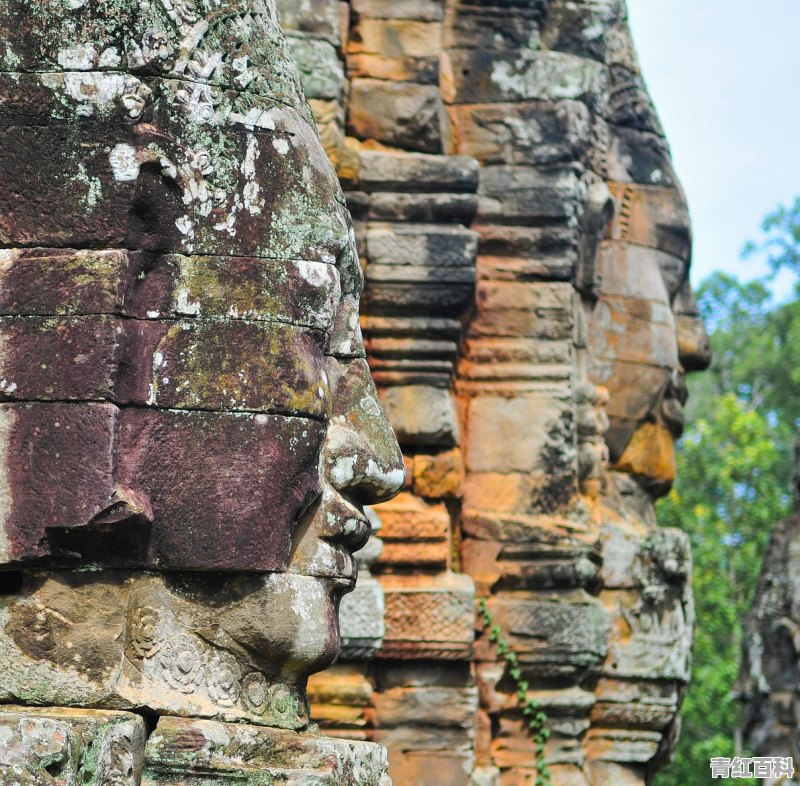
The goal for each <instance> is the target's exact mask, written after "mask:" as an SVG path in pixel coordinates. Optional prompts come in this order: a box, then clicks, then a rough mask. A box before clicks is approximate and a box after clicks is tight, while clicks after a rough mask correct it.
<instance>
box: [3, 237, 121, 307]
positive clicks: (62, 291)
mask: <svg viewBox="0 0 800 786" xmlns="http://www.w3.org/2000/svg"><path fill="white" fill-rule="evenodd" d="M134 257H135V255H132V254H129V253H128V252H127V251H84V250H81V251H78V250H72V249H63V250H62V249H57V248H30V249H9V250H3V251H0V314H8V315H22V316H33V315H36V316H54V315H57V314H119V313H121V309H122V302H123V299H124V297H125V293H126V290H127V288H128V286H129V284H130V279H131V278H132V273H133V268H134V267H135V264H134V261H135V260H134Z"/></svg>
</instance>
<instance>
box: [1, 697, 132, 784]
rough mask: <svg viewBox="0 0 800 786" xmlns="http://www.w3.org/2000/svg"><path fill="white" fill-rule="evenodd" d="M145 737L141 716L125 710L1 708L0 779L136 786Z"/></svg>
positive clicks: (21, 782)
mask: <svg viewBox="0 0 800 786" xmlns="http://www.w3.org/2000/svg"><path fill="white" fill-rule="evenodd" d="M146 739H147V732H146V728H145V722H144V719H143V718H141V717H140V716H138V715H133V714H131V713H127V712H110V711H107V710H105V711H92V710H72V709H66V708H34V707H15V706H4V707H3V708H2V710H0V777H2V778H3V781H4V782H5V783H8V784H19V786H38V785H39V784H58V786H71V784H73V783H98V784H99V783H114V784H120V786H137V785H138V784H139V782H140V778H141V777H142V764H143V759H144V747H145V742H146Z"/></svg>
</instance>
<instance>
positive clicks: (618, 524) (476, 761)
mask: <svg viewBox="0 0 800 786" xmlns="http://www.w3.org/2000/svg"><path fill="white" fill-rule="evenodd" d="M280 5H281V6H282V7H281V12H282V13H283V15H284V18H285V19H286V20H287V21H288V35H289V38H290V41H291V44H292V47H293V50H294V52H295V55H296V57H297V58H298V60H299V61H300V62H301V72H302V73H303V78H304V84H305V86H306V88H307V89H308V90H309V93H310V94H311V96H312V101H311V103H312V107H313V109H314V112H315V116H316V119H317V122H318V123H319V124H320V127H321V129H322V137H323V139H325V144H326V150H327V152H328V154H329V155H330V157H331V159H332V161H334V162H335V164H336V166H337V171H338V173H339V176H340V179H341V180H342V183H343V184H344V186H345V191H346V194H347V198H348V204H349V205H350V207H351V210H352V211H353V215H354V218H355V223H356V233H357V237H358V239H359V243H360V253H361V258H362V264H364V267H365V276H366V287H365V296H364V299H363V301H362V302H363V305H362V323H363V325H364V329H365V337H366V346H367V358H368V361H369V363H370V366H371V368H372V370H373V373H374V375H375V379H376V382H377V385H378V390H379V395H380V396H381V399H382V401H383V402H384V405H385V407H386V410H387V414H388V416H389V418H390V421H391V422H392V424H393V425H394V426H395V428H396V430H397V432H398V437H399V439H400V443H401V445H402V447H403V451H404V454H405V459H406V466H407V471H408V474H407V485H406V489H405V490H404V493H403V494H401V495H400V496H398V497H397V498H396V499H395V500H394V501H392V502H391V503H388V504H387V505H384V506H380V507H379V508H378V509H377V511H376V512H377V513H378V515H380V516H381V517H382V519H383V528H382V530H381V538H382V540H383V541H384V549H383V552H382V554H381V557H380V558H379V559H378V561H377V562H376V563H375V565H374V567H373V571H374V572H375V573H376V575H377V577H378V580H379V581H380V582H381V586H382V587H383V588H384V590H385V592H386V613H385V622H386V634H385V639H384V645H383V648H382V649H381V650H380V651H379V652H378V655H377V660H376V664H374V665H373V666H370V667H367V666H366V664H365V663H363V662H362V663H350V664H347V666H346V667H344V666H343V667H341V670H340V671H339V672H338V673H337V674H333V675H332V674H330V673H329V674H327V675H321V676H320V677H319V678H317V679H316V680H315V685H314V688H313V697H314V699H315V701H316V704H315V711H316V712H317V713H318V716H317V717H319V718H320V720H321V722H323V723H324V724H326V725H327V726H329V727H331V728H336V729H340V730H342V731H344V730H345V729H347V730H351V731H352V730H358V732H359V733H360V734H363V735H364V736H365V737H372V738H375V739H382V740H386V741H387V745H388V746H389V748H390V765H391V769H392V771H393V772H394V773H395V777H397V778H398V779H400V780H404V781H407V782H410V783H415V784H428V783H434V782H435V783H439V782H442V781H446V782H448V783H453V784H464V786H466V785H467V784H471V786H484V785H485V784H492V786H497V785H498V784H502V786H509V785H510V784H522V783H530V782H533V780H534V779H535V778H536V767H535V763H534V762H535V751H534V746H533V744H532V742H531V740H530V739H529V737H528V735H527V733H526V730H525V727H524V725H523V724H522V722H521V721H520V716H519V710H518V708H517V707H516V700H515V698H514V688H513V684H512V681H511V679H510V676H509V673H508V671H507V670H504V669H503V667H502V665H501V664H499V663H498V661H497V657H496V655H495V653H494V651H493V647H492V646H491V643H490V642H489V641H487V636H486V634H485V632H483V631H482V630H481V626H480V625H476V628H477V629H476V638H475V641H474V643H472V642H471V641H470V640H469V637H468V636H467V635H466V634H463V633H459V631H461V630H463V627H464V626H465V620H464V617H465V616H466V615H467V612H464V611H463V608H464V606H463V604H462V603H461V600H462V594H461V593H455V592H453V591H452V590H449V591H445V590H446V588H448V587H453V586H456V583H457V582H460V583H461V585H462V586H464V587H465V588H466V586H467V582H468V581H469V580H470V579H471V580H472V581H473V582H474V586H475V592H476V594H477V595H480V596H483V597H485V598H486V601H487V605H488V608H489V609H490V610H491V612H492V613H493V615H494V616H495V618H496V619H497V620H498V621H499V623H500V625H501V626H502V627H503V629H504V631H505V633H506V635H507V637H508V639H509V641H510V642H511V646H512V649H513V651H514V652H515V654H517V656H518V658H519V664H520V665H519V668H520V672H521V674H522V677H523V678H524V679H525V680H526V681H527V683H528V692H529V697H531V698H535V699H536V700H537V701H538V702H539V703H540V705H541V706H542V707H543V708H544V710H545V712H547V714H548V715H549V716H550V719H549V721H548V726H549V728H550V730H551V732H552V733H551V737H550V740H549V741H548V745H547V749H546V758H547V759H548V761H549V762H550V764H551V769H552V772H553V782H554V783H555V784H558V785H559V786H579V785H580V786H601V784H603V785H605V784H608V783H614V784H615V785H616V784H619V785H620V786H621V785H623V784H624V786H642V785H643V784H645V783H648V782H650V780H651V779H652V776H653V773H654V772H655V771H656V770H657V769H658V768H659V767H660V766H662V765H663V762H664V761H665V760H666V758H668V756H669V752H670V750H671V747H672V746H673V745H674V741H675V738H676V715H677V709H678V706H679V703H680V698H681V695H682V691H683V686H684V685H685V683H686V681H687V679H688V676H689V652H690V644H691V631H692V625H693V605H692V598H691V593H690V590H689V580H688V579H689V572H690V568H691V559H690V554H689V549H688V542H687V539H686V537H685V536H684V535H683V534H682V533H680V532H678V531H675V530H663V531H662V530H659V529H658V527H657V523H656V520H655V513H654V506H653V503H654V500H655V498H656V497H658V496H660V495H661V494H663V493H665V491H666V490H667V489H668V488H669V485H670V484H671V482H672V480H673V479H674V474H675V463H674V442H675V439H676V438H677V436H678V435H679V434H680V431H681V428H682V425H683V415H682V411H681V408H682V405H683V403H684V400H685V386H684V383H683V377H684V375H685V373H688V372H690V371H695V370H699V369H702V368H704V367H705V366H706V365H707V364H708V360H709V348H708V340H707V336H706V335H705V331H704V329H703V327H702V324H701V322H700V320H699V319H698V315H697V309H696V307H695V305H694V301H693V298H692V294H691V291H690V289H689V286H688V264H689V258H690V226H689V217H688V213H687V209H686V202H685V199H684V197H683V194H682V192H681V190H680V186H679V183H678V181H677V178H676V176H675V174H674V171H673V168H672V165H671V162H670V157H669V150H668V146H667V143H666V141H665V140H664V135H663V131H662V130H661V128H660V125H659V123H658V120H657V117H656V114H655V111H654V110H653V107H652V104H651V101H650V98H649V96H648V94H647V91H646V89H645V86H644V82H643V79H642V76H641V74H640V71H639V67H638V64H637V60H636V55H635V51H634V48H633V44H632V42H631V38H630V31H629V28H628V21H627V12H626V8H625V4H624V2H622V1H621V0H611V1H610V2H571V1H570V2H567V1H563V2H562V0H541V1H537V2H529V3H516V4H509V3H504V2H496V3H495V2H478V3H463V2H457V1H455V0H454V1H453V2H451V1H450V0H447V2H444V0H434V1H433V2H418V1H417V0H408V2H405V1H401V2H397V3H393V4H387V3H380V2H368V1H362V0H352V2H350V3H344V4H342V3H338V4H337V3H335V2H329V1H328V0H314V2H312V3H309V4H307V5H306V6H304V7H305V8H307V10H308V13H307V14H306V15H305V16H304V15H303V14H301V13H298V11H297V9H296V6H295V4H292V3H288V2H284V3H281V4H280ZM337 5H338V8H339V10H341V11H343V14H342V16H341V17H340V18H341V21H342V24H341V26H340V28H339V29H338V30H337V29H336V27H335V26H333V25H332V24H328V23H326V24H323V23H322V22H321V21H320V20H323V19H324V20H328V22H329V21H330V20H332V19H333V18H334V15H335V10H336V8H335V7H336V6H337ZM311 19H314V20H317V21H316V22H315V23H313V24H312V22H310V21H309V20H311ZM323 51H324V53H325V54H324V57H323V55H322V52H323ZM323 63H324V65H323ZM332 85H338V86H340V87H338V88H337V90H338V91H339V93H340V95H342V96H344V98H343V99H338V103H337V99H334V98H333V95H334V92H335V91H333V90H332V89H331V86H332ZM459 572H460V573H459ZM423 590H424V591H423ZM464 592H467V590H466V589H465V590H464ZM436 593H439V595H438V598H439V599H438V600H436V601H433V598H434V597H436ZM459 609H462V612H459V611H458V610H459ZM419 619H422V620H425V624H423V625H419V624H417V625H414V624H413V623H411V622H409V620H419ZM459 637H460V638H461V641H462V646H461V647H459V646H457V641H456V640H457V639H458V638H459ZM400 661H402V666H401V665H400ZM470 664H474V669H475V674H476V679H475V681H474V682H473V680H472V677H471V676H470V669H469V668H468V666H470ZM357 675H359V676H357ZM356 685H358V689H357V690H356V687H355V686H356ZM474 687H477V688H478V697H479V701H478V704H477V706H476V705H475V704H472V705H470V701H474V693H472V691H473V688H474ZM444 690H448V691H451V693H450V694H449V695H450V696H451V702H450V703H451V704H457V705H458V706H459V707H462V708H464V714H463V715H459V716H458V717H455V715H454V714H453V713H451V712H449V711H447V710H445V709H444V708H443V706H442V705H443V703H444V702H443V700H442V695H443V694H442V691H444ZM456 696H457V697H458V698H456ZM348 697H352V698H348ZM343 707H346V708H347V709H346V710H345V709H343ZM412 718H413V720H412ZM443 773H446V775H444V774H443Z"/></svg>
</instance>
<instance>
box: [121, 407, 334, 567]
mask: <svg viewBox="0 0 800 786" xmlns="http://www.w3.org/2000/svg"><path fill="white" fill-rule="evenodd" d="M324 435H325V426H324V425H323V424H322V423H319V422H316V421H312V420H307V419H304V418H290V417H282V416H277V415H274V416H270V415H253V414H246V415H244V414H234V413H214V412H176V411H153V410H147V409H127V410H123V413H122V425H121V430H120V448H119V455H120V468H119V475H120V480H121V482H122V484H124V485H125V486H127V487H130V488H135V489H136V490H137V491H139V492H140V493H142V494H144V495H146V496H147V498H148V499H149V501H150V504H151V505H152V509H153V520H154V523H153V531H152V537H151V541H150V544H149V549H148V555H147V565H148V566H151V567H160V568H163V569H176V570H184V569H185V570H220V571H236V570H267V571H275V570H285V568H286V566H287V562H288V558H289V552H290V548H291V544H292V531H293V527H291V526H289V525H288V524H287V522H294V521H296V520H297V517H298V515H299V513H300V512H301V511H302V510H303V509H304V508H305V507H306V506H307V505H308V504H310V503H311V501H312V500H313V499H314V498H315V497H316V496H317V495H318V494H319V493H321V486H320V479H319V473H318V469H317V467H318V455H319V449H320V445H321V444H322V440H323V437H324Z"/></svg>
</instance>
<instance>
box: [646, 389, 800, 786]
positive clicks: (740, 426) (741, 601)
mask: <svg viewBox="0 0 800 786" xmlns="http://www.w3.org/2000/svg"><path fill="white" fill-rule="evenodd" d="M698 408H699V407H698ZM768 420H769V419H768V417H766V416H765V415H764V414H763V413H762V412H760V411H758V410H756V409H753V408H752V407H750V406H749V404H748V403H747V402H745V401H742V400H741V399H739V398H737V396H735V395H734V394H733V393H725V394H723V395H722V396H720V397H716V398H715V399H714V404H713V407H709V408H708V410H707V412H706V415H705V416H701V417H697V418H696V419H695V422H694V424H693V425H692V427H691V429H690V430H689V432H688V433H687V434H686V436H685V437H684V440H683V444H682V447H681V452H680V454H679V477H680V483H679V485H678V486H677V487H676V488H675V489H674V490H673V491H672V492H671V493H670V495H669V496H668V497H667V498H666V500H664V501H663V502H662V503H661V504H660V506H659V521H660V523H661V524H662V525H663V526H672V527H681V528H682V529H684V530H686V531H688V532H689V534H690V537H691V541H692V552H693V558H694V571H693V579H692V580H693V588H694V595H695V604H696V614H697V626H696V629H695V638H694V646H693V674H692V683H691V685H690V687H689V691H688V693H687V695H686V699H685V701H684V706H683V711H682V719H683V727H682V734H681V739H680V743H679V745H678V750H677V752H676V756H675V760H674V761H673V763H672V764H671V765H670V766H669V767H668V768H667V769H666V770H665V771H664V772H663V773H662V774H660V775H659V776H658V777H657V779H656V780H657V783H658V786H685V785H686V784H690V783H705V782H706V779H708V778H709V776H710V772H709V769H708V767H709V761H710V759H711V758H712V757H713V756H728V757H732V756H733V755H734V754H735V752H736V729H737V726H738V723H739V708H738V705H737V704H736V702H735V701H734V699H733V698H732V697H731V689H732V688H733V684H734V681H735V679H736V674H737V672H738V667H739V651H740V647H741V638H742V627H743V621H744V619H745V617H746V616H747V612H748V610H749V608H750V603H751V601H752V593H753V589H754V587H755V583H756V580H757V578H758V573H759V570H760V568H761V556H762V554H763V552H764V547H765V545H766V541H767V539H768V538H769V533H770V531H771V529H772V526H773V525H774V524H775V523H776V522H777V521H779V520H780V519H781V518H783V516H784V515H786V513H787V511H788V506H789V494H788V488H789V485H788V484H789V477H788V476H789V463H790V462H788V461H787V458H788V457H787V453H788V452H789V449H790V447H791V441H792V440H791V439H786V438H785V436H787V435H784V436H779V435H778V434H776V429H775V428H774V427H773V426H772V425H770V423H769V422H768ZM776 437H777V438H776ZM715 782H718V783H726V784H727V783H730V784H731V786H734V784H743V783H747V782H748V781H745V780H742V779H735V780H733V779H732V780H730V781H727V780H719V781H715ZM749 782H750V783H755V781H749Z"/></svg>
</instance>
